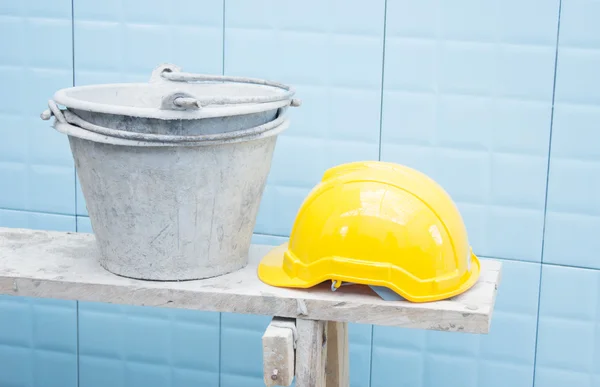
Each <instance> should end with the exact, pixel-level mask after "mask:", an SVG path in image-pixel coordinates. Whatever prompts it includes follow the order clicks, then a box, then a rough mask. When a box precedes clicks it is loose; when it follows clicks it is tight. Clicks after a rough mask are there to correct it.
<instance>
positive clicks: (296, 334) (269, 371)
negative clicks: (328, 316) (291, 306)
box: [263, 317, 350, 387]
mask: <svg viewBox="0 0 600 387" xmlns="http://www.w3.org/2000/svg"><path fill="white" fill-rule="evenodd" d="M294 343H295V344H296V346H295V348H294ZM294 349H295V351H294ZM263 366H264V367H263V370H264V381H265V385H266V386H289V385H291V384H292V381H293V378H294V376H295V377H296V387H309V386H310V387H348V386H349V385H350V380H349V377H348V369H349V363H348V324H347V323H338V322H333V321H329V322H328V321H318V320H303V319H298V320H294V319H284V318H280V317H274V318H273V320H272V321H271V324H269V326H268V327H267V329H266V331H265V334H264V335H263Z"/></svg>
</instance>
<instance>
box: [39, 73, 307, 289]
mask: <svg viewBox="0 0 600 387" xmlns="http://www.w3.org/2000/svg"><path fill="white" fill-rule="evenodd" d="M293 95H294V91H293V90H292V89H291V88H290V87H288V86H285V85H281V84H277V83H274V82H268V81H264V80H257V79H248V78H239V77H221V76H206V75H196V74H188V73H182V72H181V71H180V69H179V68H177V67H176V66H172V65H163V66H160V67H159V68H157V69H156V70H155V71H154V73H153V75H152V78H151V81H150V83H147V84H115V85H97V86H81V87H73V88H69V89H63V90H59V91H58V92H56V94H55V95H54V97H53V100H50V101H49V110H47V111H45V112H44V113H42V118H43V119H49V118H50V117H51V116H54V117H55V122H54V128H55V129H56V130H58V131H59V132H61V133H64V134H66V135H68V137H69V142H70V145H71V151H72V153H73V158H74V160H75V166H76V168H77V174H78V177H79V181H80V183H81V188H82V191H83V194H84V197H85V200H86V205H87V208H88V213H89V216H90V221H91V224H92V228H93V231H94V233H95V235H96V240H97V243H98V246H99V250H100V264H101V265H102V266H103V267H104V268H106V269H107V270H109V271H111V272H113V273H115V274H118V275H122V276H126V277H131V278H137V279H148V280H163V281H169V280H191V279H201V278H208V277H213V276H218V275H222V274H225V273H229V272H232V271H235V270H237V269H240V268H242V267H243V266H245V265H246V264H247V260H248V258H247V257H248V250H249V247H250V241H251V238H252V232H253V229H254V225H255V222H256V216H257V212H258V208H259V204H260V200H261V197H262V193H263V190H264V186H265V182H266V178H267V175H268V173H269V170H270V166H271V159H272V156H273V151H274V147H275V143H276V139H277V135H278V134H279V133H281V132H282V131H283V130H285V129H287V127H288V126H289V120H288V118H287V117H286V114H285V113H286V110H287V107H288V106H299V104H300V103H299V101H298V100H295V99H293ZM58 104H61V105H64V106H65V107H66V109H60V108H59V107H58Z"/></svg>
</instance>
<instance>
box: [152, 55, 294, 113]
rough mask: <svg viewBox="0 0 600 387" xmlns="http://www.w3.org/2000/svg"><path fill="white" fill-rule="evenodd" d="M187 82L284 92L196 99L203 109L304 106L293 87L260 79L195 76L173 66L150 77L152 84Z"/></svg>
mask: <svg viewBox="0 0 600 387" xmlns="http://www.w3.org/2000/svg"><path fill="white" fill-rule="evenodd" d="M164 81H170V82H186V83H192V82H193V83H198V82H233V83H246V84H252V85H260V86H269V87H274V88H278V89H282V90H284V92H283V93H281V94H278V95H269V96H243V97H209V98H202V99H198V98H196V101H195V102H196V104H197V105H198V106H199V107H198V108H201V107H202V106H206V105H232V104H255V103H268V102H279V101H284V100H290V106H293V107H297V106H300V105H301V104H302V101H301V100H299V99H297V98H292V97H293V96H294V94H295V93H296V91H295V90H294V88H293V87H291V86H288V85H284V84H282V83H279V82H273V81H267V80H264V79H259V78H249V77H236V76H229V75H208V74H194V73H186V72H183V71H181V68H180V67H178V66H175V65H172V64H162V65H160V66H158V67H157V68H156V69H154V71H153V72H152V76H151V77H150V82H151V83H157V82H164ZM180 102H181V103H182V104H184V103H186V104H187V103H189V104H192V105H194V103H193V102H192V101H185V102H184V101H180Z"/></svg>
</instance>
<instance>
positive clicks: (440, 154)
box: [381, 0, 558, 262]
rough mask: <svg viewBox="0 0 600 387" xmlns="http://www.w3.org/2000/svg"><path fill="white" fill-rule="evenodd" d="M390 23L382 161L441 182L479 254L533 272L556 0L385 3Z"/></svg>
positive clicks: (536, 256) (392, 0)
mask: <svg viewBox="0 0 600 387" xmlns="http://www.w3.org/2000/svg"><path fill="white" fill-rule="evenodd" d="M516 7H518V9H519V11H518V12H515V8H516ZM386 15H387V21H386V46H385V68H384V84H383V116H382V147H381V157H382V159H383V160H388V161H394V162H399V163H402V164H406V165H409V166H412V167H415V168H417V169H419V170H421V171H423V172H425V173H427V174H429V175H430V176H431V177H433V178H434V179H436V180H437V181H438V182H439V183H440V184H442V186H443V187H444V188H446V189H447V190H448V192H449V193H450V195H451V196H452V197H453V199H454V200H455V201H456V202H457V204H458V206H459V208H460V210H461V213H462V214H463V216H464V218H465V222H466V224H467V229H468V231H469V236H470V239H471V243H472V244H473V249H474V250H475V252H476V253H478V254H481V255H486V256H494V257H506V258H513V259H521V260H526V261H535V262H539V261H540V260H541V247H542V231H543V222H544V200H545V192H546V175H547V171H546V169H547V168H546V167H547V163H548V141H549V135H550V120H551V110H552V89H553V77H554V62H555V51H556V29H557V21H558V0H551V1H548V0H540V1H516V0H515V1H502V2H500V1H487V2H476V1H459V2H438V1H433V0H431V1H410V0H388V2H387V14H386Z"/></svg>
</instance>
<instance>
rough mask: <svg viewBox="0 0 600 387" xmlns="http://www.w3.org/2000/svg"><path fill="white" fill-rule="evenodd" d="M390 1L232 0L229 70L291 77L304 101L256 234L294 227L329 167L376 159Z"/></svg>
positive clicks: (279, 153) (281, 144)
mask: <svg viewBox="0 0 600 387" xmlns="http://www.w3.org/2000/svg"><path fill="white" fill-rule="evenodd" d="M384 5H385V4H384V1H383V0H376V1H368V0H359V1H354V2H352V6H349V5H347V3H346V2H343V1H339V0H326V1H318V0H310V1H301V2H295V3H286V4H284V3H282V2H278V1H275V0H259V1H252V2H248V1H243V0H228V1H227V2H226V3H225V66H224V68H225V73H226V74H228V75H245V76H254V77H261V78H266V79H272V80H276V81H279V82H283V83H286V84H289V85H291V86H293V87H294V88H295V89H296V90H297V97H298V98H300V99H302V100H303V105H302V106H301V107H299V108H293V109H290V117H291V120H292V123H291V126H290V128H289V129H288V130H287V131H286V132H284V133H282V134H281V135H280V136H279V138H278V141H277V146H276V149H275V154H274V156H273V164H272V167H271V173H270V175H269V179H268V182H267V187H266V188H265V192H264V195H263V200H262V203H261V208H260V211H259V215H258V220H257V224H256V232H257V233H260V234H272V235H288V234H289V232H290V230H291V227H292V224H293V221H294V218H295V217H296V211H297V210H298V207H299V206H300V204H301V203H302V201H303V199H304V197H305V196H306V195H307V194H308V192H309V190H310V189H311V188H312V187H313V186H314V185H315V184H317V183H318V182H319V180H320V179H321V176H322V174H323V172H325V170H326V169H327V168H329V167H332V166H334V165H337V164H341V163H344V162H349V161H357V160H376V159H378V157H379V122H380V120H379V116H380V102H381V101H380V94H381V71H382V58H383V22H384V8H385V7H384ZM353 113H354V114H353Z"/></svg>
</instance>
